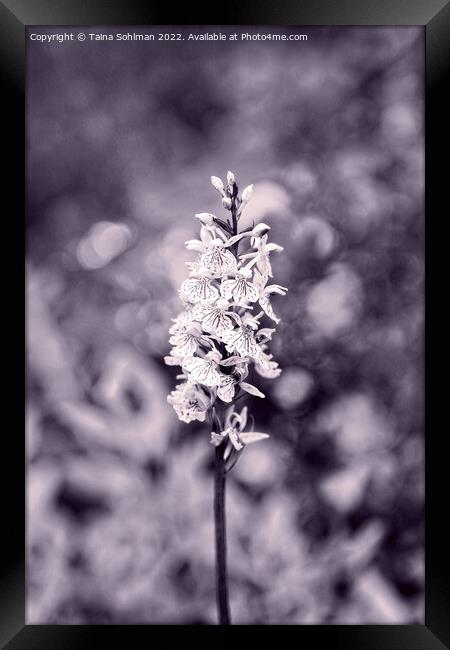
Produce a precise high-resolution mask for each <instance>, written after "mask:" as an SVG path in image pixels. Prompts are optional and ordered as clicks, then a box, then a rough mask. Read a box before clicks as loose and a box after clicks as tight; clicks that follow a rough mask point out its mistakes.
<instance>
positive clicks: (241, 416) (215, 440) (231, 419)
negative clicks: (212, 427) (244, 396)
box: [211, 406, 270, 451]
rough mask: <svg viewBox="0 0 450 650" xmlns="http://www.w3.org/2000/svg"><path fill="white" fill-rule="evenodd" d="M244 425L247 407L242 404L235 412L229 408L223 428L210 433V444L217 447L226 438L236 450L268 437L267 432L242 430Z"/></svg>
mask: <svg viewBox="0 0 450 650" xmlns="http://www.w3.org/2000/svg"><path fill="white" fill-rule="evenodd" d="M246 425H247V407H246V406H244V408H243V409H242V411H241V412H240V413H237V412H236V411H234V410H233V409H232V408H231V409H230V410H229V411H228V413H227V417H226V420H225V429H224V430H223V431H221V432H220V433H216V432H215V431H213V432H212V433H211V444H213V445H214V446H215V447H217V446H218V445H220V444H222V442H223V441H224V440H225V439H226V438H228V439H229V440H230V442H231V444H232V445H233V447H234V448H235V449H236V451H240V450H241V449H243V447H245V446H246V445H250V444H252V443H254V442H259V441H260V440H265V439H267V438H269V437H270V436H269V435H268V434H267V433H260V432H259V431H258V432H254V431H251V432H244V431H243V429H245V427H246Z"/></svg>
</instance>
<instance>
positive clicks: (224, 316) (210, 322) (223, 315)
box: [194, 299, 236, 336]
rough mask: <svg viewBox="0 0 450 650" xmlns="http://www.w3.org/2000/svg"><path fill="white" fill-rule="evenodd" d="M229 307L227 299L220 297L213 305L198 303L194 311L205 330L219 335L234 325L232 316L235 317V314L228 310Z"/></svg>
mask: <svg viewBox="0 0 450 650" xmlns="http://www.w3.org/2000/svg"><path fill="white" fill-rule="evenodd" d="M230 309H231V305H230V303H229V302H228V300H224V299H221V300H218V301H217V302H216V303H215V304H213V305H211V304H207V305H205V304H201V303H198V304H197V305H196V306H195V308H194V313H195V318H196V319H197V320H199V321H200V322H201V324H202V327H203V329H204V330H205V332H208V333H211V332H213V333H215V334H218V335H219V336H220V335H221V334H222V333H223V332H224V331H226V330H230V329H233V327H234V325H235V321H234V319H233V317H234V318H235V317H236V314H234V313H233V312H231V311H229V310H230ZM231 314H233V317H232V316H231Z"/></svg>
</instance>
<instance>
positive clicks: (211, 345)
mask: <svg viewBox="0 0 450 650" xmlns="http://www.w3.org/2000/svg"><path fill="white" fill-rule="evenodd" d="M25 40H26V109H25V118H26V470H25V472H26V517H25V519H26V523H25V550H26V560H25V574H26V580H25V588H26V597H25V619H26V624H27V625H138V624H145V625H230V624H233V625H417V626H423V625H424V624H425V605H424V590H425V578H424V564H425V557H424V528H425V521H424V491H425V490H424V484H425V458H424V456H425V454H424V427H425V423H424V283H425V280H424V276H425V272H424V257H425V256H424V247H425V216H424V213H425V194H424V179H425V171H424V164H425V139H424V119H425V111H424V102H425V27H424V26H423V25H416V26H373V27H371V26H348V27H346V26H328V27H325V26H324V27H320V26H286V25H285V26H277V25H262V26H258V25H224V26H221V25H209V26H208V25H200V26H195V25H191V26H188V25H185V26H179V25H178V26H177V25H174V26H171V25H162V26H157V25H151V26H140V25H131V26H130V25H114V26H112V25H104V26H102V25H95V26H85V25H83V26H74V25H71V26H45V25H44V26H43V25H27V26H26V28H25ZM427 60H428V59H427Z"/></svg>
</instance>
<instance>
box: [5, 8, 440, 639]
mask: <svg viewBox="0 0 450 650" xmlns="http://www.w3.org/2000/svg"><path fill="white" fill-rule="evenodd" d="M95 24H99V25H120V24H126V25H134V24H136V25H151V24H153V25H159V24H161V25H163V24H166V25H167V24H173V25H177V24H191V25H199V24H202V25H203V24H204V25H217V24H230V25H231V24H236V25H239V24H241V25H245V24H252V25H270V24H273V25H301V26H314V25H327V26H331V25H347V26H348V25H366V26H367V25H423V26H424V29H425V42H426V80H425V90H426V129H425V135H426V206H425V208H426V247H427V251H426V253H427V281H426V310H427V324H426V340H425V359H426V362H425V366H426V372H425V380H426V386H427V393H426V431H425V442H426V461H425V469H426V615H425V625H360V626H358V625H329V626H327V625H306V626H302V625H299V626H293V628H292V629H291V630H290V631H291V632H293V633H294V634H295V636H296V637H297V638H296V643H298V644H299V646H300V647H309V644H311V643H323V644H324V645H326V646H327V647H328V646H329V647H333V648H341V649H345V650H350V649H351V648H355V649H358V650H379V649H383V650H432V649H433V650H434V649H436V650H438V649H439V648H443V647H448V648H450V625H449V622H450V620H449V619H450V610H449V608H448V605H449V604H450V598H449V591H450V590H449V589H448V588H447V587H448V581H447V577H448V575H449V572H448V550H447V549H448V548H450V535H449V533H448V526H446V525H445V524H446V519H448V517H447V516H446V510H447V506H446V499H445V495H446V487H447V486H446V484H445V482H444V481H445V477H446V472H445V471H444V463H445V465H447V456H446V454H445V453H444V449H445V448H444V445H445V443H446V433H447V432H446V430H445V428H444V427H442V426H440V425H438V422H437V421H438V410H439V407H441V408H443V406H445V403H446V400H445V398H444V395H443V391H444V388H443V386H442V384H440V383H439V381H437V380H436V379H433V377H432V371H433V374H434V372H435V370H434V365H433V363H432V358H433V352H434V351H435V350H436V351H438V352H439V353H440V351H441V350H442V345H441V346H439V342H438V341H437V335H438V334H439V328H442V330H441V331H443V327H444V325H440V322H439V321H438V319H437V318H434V317H433V314H432V312H431V300H432V296H433V295H434V294H435V293H437V290H436V285H435V284H434V280H435V279H436V278H438V277H442V275H444V277H445V271H444V267H443V265H442V262H443V261H444V260H445V255H443V256H438V255H437V254H436V253H435V252H434V251H433V255H430V254H429V247H430V246H431V241H432V240H434V239H435V237H434V235H433V230H434V229H435V226H433V224H435V223H439V222H440V221H441V220H442V219H443V218H445V216H446V215H445V214H444V213H443V212H442V213H441V206H442V207H443V208H444V206H446V203H444V200H443V198H444V191H445V190H444V188H445V187H446V186H445V182H444V173H446V168H445V167H444V166H442V164H441V163H440V161H442V160H444V152H445V153H446V154H447V152H448V148H449V139H448V137H445V136H446V135H447V136H448V129H447V127H446V124H445V122H446V118H447V119H448V114H449V113H448V105H447V103H446V101H445V97H446V93H445V90H446V89H445V81H446V78H448V74H447V73H448V72H449V68H450V39H449V37H448V31H449V27H450V3H449V2H447V1H444V0H408V1H406V0H397V1H396V0H380V1H378V2H376V3H375V2H369V1H366V2H364V1H361V0H360V1H359V2H357V1H356V0H353V1H352V0H339V1H334V2H332V1H328V2H324V1H322V0H310V1H309V2H306V1H300V0H297V1H295V0H291V1H290V2H286V1H285V2H277V3H275V2H273V1H270V0H260V2H258V3H255V2H252V0H228V2H227V3H223V4H221V5H217V4H215V3H214V5H213V3H211V5H209V6H208V5H204V6H201V5H200V4H199V5H198V6H195V5H193V4H192V3H187V4H186V5H184V6H180V7H177V8H176V9H171V7H170V6H168V3H164V2H161V1H160V0H158V1H153V2H151V3H148V2H145V1H142V2H140V1H137V0H128V1H127V2H120V1H115V0H96V1H92V2H81V1H80V0H77V1H75V0H40V1H39V2H37V1H36V0H7V1H3V2H0V65H1V73H2V82H3V83H2V93H1V106H2V112H3V116H4V117H3V120H4V121H3V124H4V125H7V128H4V129H3V131H4V138H5V139H6V146H7V150H8V172H9V173H10V175H11V178H10V179H9V180H8V181H7V188H8V192H7V194H8V201H9V212H8V219H9V220H12V221H13V222H14V224H18V226H19V228H18V232H19V234H18V236H17V241H18V243H19V247H20V245H21V243H22V241H23V239H22V224H23V221H22V219H21V216H22V215H23V206H24V194H25V180H24V167H25V166H24V163H25V129H24V122H25V101H24V99H25V90H24V88H25V28H26V27H27V26H29V25H66V26H67V25H95ZM447 168H448V164H447ZM433 246H434V241H433ZM440 264H441V265H442V266H441V267H440V266H439V265H440ZM8 273H9V274H11V275H12V274H15V277H16V278H18V279H19V281H20V280H21V279H23V278H24V273H23V270H22V263H21V260H20V256H16V258H15V261H14V262H12V266H9V267H8ZM22 286H23V285H22ZM19 292H20V288H19ZM15 329H16V332H17V331H18V333H19V337H21V335H22V333H23V330H20V328H19V329H17V328H15ZM22 340H23V339H22ZM20 345H21V342H20V341H19V346H20ZM438 346H439V347H438ZM18 349H20V347H19V348H18ZM14 365H15V367H16V368H17V366H20V364H18V363H17V358H16V360H15V362H14ZM432 380H433V390H431V387H430V386H431V382H432ZM20 386H21V382H20V379H19V381H18V382H17V384H15V385H14V389H17V391H18V392H19V393H20V390H21V389H20ZM10 390H12V389H10ZM19 410H20V409H19ZM431 414H432V415H431ZM443 421H444V422H445V420H443ZM19 422H20V420H19ZM19 422H18V423H17V425H16V426H15V427H11V428H10V429H8V431H9V433H8V435H6V433H5V435H4V438H3V445H4V450H5V451H4V463H3V464H4V466H6V465H7V466H8V467H9V468H11V469H12V471H11V475H10V477H9V480H8V484H7V488H6V490H4V492H3V496H4V498H3V500H2V504H3V508H2V511H3V512H2V514H3V535H2V546H3V552H2V560H3V562H2V573H1V581H0V585H1V587H0V589H1V598H0V603H1V604H0V642H1V643H2V647H6V648H8V649H10V650H16V649H19V648H20V649H22V648H26V649H27V650H29V649H31V648H36V649H39V650H40V649H45V650H47V649H50V648H51V649H56V648H58V649H59V648H61V649H62V648H64V649H66V648H87V647H91V646H94V644H99V643H101V644H103V643H104V644H105V645H106V646H107V647H110V648H138V647H143V646H144V644H145V645H146V646H147V647H148V646H149V644H151V643H152V641H153V640H154V639H155V637H154V632H153V631H149V630H148V629H147V628H148V627H149V626H146V625H141V626H134V625H130V626H121V625H115V626H106V625H105V626H101V625H97V626H88V625H86V626H84V625H83V626H69V625H59V626H57V625H42V626H39V625H25V561H24V557H25V530H24V527H25V521H24V520H25V517H24V504H25V467H24V457H25V454H24V436H23V435H22V430H23V427H22V424H21V422H20V424H19ZM150 627H152V628H153V627H155V626H150ZM158 627H159V628H164V630H166V631H167V636H166V638H167V643H170V640H171V638H172V634H177V630H180V631H181V632H182V633H184V629H185V626H158ZM191 627H192V626H191ZM249 627H252V626H249ZM270 627H272V626H270ZM273 627H277V630H276V631H275V633H276V634H278V632H279V627H280V626H273ZM168 628H170V630H169V629H168ZM203 629H204V628H203ZM207 629H212V630H214V629H217V628H214V627H213V626H211V627H208V628H207ZM172 630H174V631H173V632H172ZM213 634H214V632H213ZM220 634H222V632H221V633H220ZM228 634H230V633H228ZM269 634H270V632H269ZM297 635H298V636H297ZM216 638H219V637H216ZM222 638H223V637H222ZM174 640H175V637H174ZM153 642H154V644H155V645H156V646H157V647H160V646H159V644H158V643H157V642H156V641H153Z"/></svg>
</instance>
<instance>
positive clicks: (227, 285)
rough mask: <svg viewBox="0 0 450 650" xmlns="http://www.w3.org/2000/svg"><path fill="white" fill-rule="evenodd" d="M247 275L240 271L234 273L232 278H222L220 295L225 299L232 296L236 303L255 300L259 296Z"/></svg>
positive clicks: (243, 303) (242, 303) (241, 303)
mask: <svg viewBox="0 0 450 650" xmlns="http://www.w3.org/2000/svg"><path fill="white" fill-rule="evenodd" d="M247 277H248V276H247V274H245V273H243V272H242V271H240V272H238V273H236V275H235V277H234V279H232V280H224V281H223V282H222V284H221V285H220V293H221V294H222V296H223V297H224V298H226V299H227V300H230V299H231V298H234V300H235V301H236V302H237V304H238V305H245V304H246V303H247V302H256V301H257V300H258V298H259V291H258V289H257V287H255V285H254V284H253V282H250V280H248V279H247Z"/></svg>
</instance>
